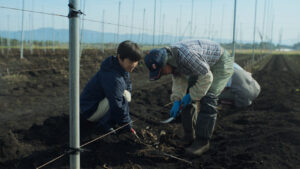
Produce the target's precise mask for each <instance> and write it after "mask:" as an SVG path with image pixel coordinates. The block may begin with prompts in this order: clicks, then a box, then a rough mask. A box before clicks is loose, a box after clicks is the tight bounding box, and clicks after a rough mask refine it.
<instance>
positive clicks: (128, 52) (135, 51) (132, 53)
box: [117, 40, 142, 62]
mask: <svg viewBox="0 0 300 169" xmlns="http://www.w3.org/2000/svg"><path fill="white" fill-rule="evenodd" d="M117 54H119V55H120V59H122V60H124V59H125V58H128V59H129V60H130V61H133V62H136V61H139V60H141V58H142V51H141V49H140V47H139V46H138V45H137V44H136V43H134V42H132V41H130V40H126V41H124V42H121V43H120V44H119V46H118V49H117Z"/></svg>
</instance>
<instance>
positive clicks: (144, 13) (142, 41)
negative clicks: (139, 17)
mask: <svg viewBox="0 0 300 169" xmlns="http://www.w3.org/2000/svg"><path fill="white" fill-rule="evenodd" d="M145 15H146V8H144V12H143V29H142V40H141V43H142V44H143V43H144V33H145V32H144V29H145Z"/></svg>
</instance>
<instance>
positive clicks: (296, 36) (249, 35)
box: [0, 0, 300, 44]
mask: <svg viewBox="0 0 300 169" xmlns="http://www.w3.org/2000/svg"><path fill="white" fill-rule="evenodd" d="M82 2H84V1H81V3H82ZM119 2H121V18H120V24H121V25H128V26H131V24H132V8H133V2H134V4H135V5H134V20H133V26H134V27H138V28H139V29H131V28H127V27H120V29H119V32H120V33H124V34H125V33H131V32H133V33H135V34H138V33H141V32H142V25H143V13H144V12H143V11H144V9H145V29H147V30H145V33H148V34H152V32H153V20H154V19H153V18H154V0H85V9H84V8H83V6H82V8H81V9H82V10H84V12H85V14H86V16H85V18H87V19H92V20H98V21H102V17H103V11H104V16H105V17H104V21H105V22H109V23H113V24H117V23H118V5H119ZM67 4H68V0H25V9H28V10H35V11H44V12H49V13H57V14H63V15H67V13H68V7H67ZM254 4H255V0H237V22H236V26H237V30H236V33H237V35H236V40H237V41H248V42H252V40H253V28H254ZM265 4H266V5H265ZM156 5H157V8H156V28H155V30H156V34H162V33H165V34H171V35H185V36H189V35H190V34H192V36H193V37H194V38H208V37H211V38H213V39H220V38H221V39H228V40H230V39H232V28H233V6H234V0H194V5H193V21H192V25H193V26H192V32H191V29H190V28H191V26H190V25H191V24H190V21H191V13H192V0H184V1H183V0H156ZM0 6H6V7H14V8H22V0H0ZM210 9H212V10H210ZM264 9H266V10H264ZM299 9H300V1H299V0H258V8H257V23H256V24H257V26H256V28H257V33H256V41H260V39H261V37H260V36H259V34H262V35H264V36H263V38H264V39H267V40H271V39H272V40H273V42H274V43H278V42H279V40H280V38H281V39H282V43H285V44H293V43H296V42H299V41H300V22H299V21H300V10H299ZM0 11H1V14H2V17H1V18H0V21H1V23H2V24H1V25H0V30H8V29H9V30H13V31H14V30H20V29H21V18H22V17H21V13H22V12H21V11H14V10H8V9H2V8H0ZM264 11H265V12H264ZM210 13H211V15H210ZM264 16H265V18H264ZM163 21H164V22H163ZM263 21H265V24H263ZM3 23H4V24H3ZM163 23H164V24H163ZM272 23H273V24H272ZM272 25H273V26H272ZM42 27H52V28H55V29H66V28H68V19H67V18H64V17H58V16H48V15H41V14H32V13H28V12H25V29H26V30H30V29H38V28H42ZM272 27H273V31H272ZM84 28H85V29H89V30H95V31H99V32H100V31H102V24H101V23H95V22H90V21H84ZM104 31H105V32H117V26H115V25H109V24H105V25H104Z"/></svg>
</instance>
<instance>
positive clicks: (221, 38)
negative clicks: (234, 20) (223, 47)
mask: <svg viewBox="0 0 300 169" xmlns="http://www.w3.org/2000/svg"><path fill="white" fill-rule="evenodd" d="M224 9H225V5H223V9H222V19H221V32H220V40H221V43H222V42H223V37H222V36H223V20H224Z"/></svg>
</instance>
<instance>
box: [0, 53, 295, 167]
mask: <svg viewBox="0 0 300 169" xmlns="http://www.w3.org/2000/svg"><path fill="white" fill-rule="evenodd" d="M145 52H146V51H145ZM29 53H30V52H29V50H25V53H24V59H22V60H21V59H20V58H19V51H18V50H17V49H15V50H14V49H12V51H11V55H10V56H9V57H7V56H6V55H0V75H1V76H0V86H1V87H0V112H1V114H0V147H1V149H0V168H3V169H16V168H19V169H24V168H35V167H37V166H39V165H41V164H43V163H45V162H47V161H49V160H50V159H52V158H54V157H56V156H58V155H60V154H61V153H63V152H64V150H65V149H66V148H67V147H68V143H69V141H68V140H69V134H68V132H69V124H68V122H69V117H68V113H69V104H68V101H69V99H68V97H69V89H68V83H69V79H68V78H69V75H68V72H69V68H68V67H69V61H68V50H67V49H56V50H55V52H53V51H51V50H48V51H47V52H46V53H45V52H44V51H43V50H38V49H36V50H35V51H34V55H30V54H29ZM257 53H259V51H257ZM114 54H115V50H114V49H108V50H106V51H105V53H102V52H101V51H99V50H95V49H86V50H83V53H82V56H81V67H80V68H81V70H80V87H81V89H82V88H83V87H84V86H85V84H86V83H87V81H88V80H89V78H91V76H92V75H93V74H94V73H95V72H97V71H98V69H99V66H100V64H101V61H102V60H103V59H104V58H105V57H107V56H110V55H114ZM256 56H257V57H256V58H255V64H254V66H253V68H251V67H250V66H249V63H250V62H251V57H252V53H251V52H250V51H237V52H236V62H237V63H239V64H240V65H241V66H243V67H244V68H246V69H247V70H251V71H252V73H253V76H254V78H255V79H256V80H257V81H258V82H259V84H260V85H261V87H262V91H261V94H260V96H259V97H258V98H257V99H256V100H255V101H254V103H253V105H252V106H250V107H248V108H246V109H243V110H231V109H228V108H226V107H223V108H222V109H221V110H220V112H219V114H218V116H219V117H218V121H217V125H216V130H215V133H214V135H213V138H212V142H211V143H212V144H211V150H210V151H209V152H207V153H205V154H204V155H203V156H201V157H200V158H191V157H186V156H185V155H184V149H183V147H182V146H180V145H181V141H180V138H181V137H182V134H183V133H182V128H181V123H180V118H178V120H176V121H175V122H173V123H171V124H167V125H162V124H160V123H159V121H161V120H163V119H166V118H167V117H168V115H169V110H170V108H171V107H170V106H168V107H164V105H166V104H167V103H169V95H170V93H171V77H170V76H167V77H164V78H162V79H161V80H159V81H158V83H155V82H150V81H149V80H148V70H147V69H146V67H145V65H144V63H143V62H141V63H140V64H139V66H138V67H137V68H136V70H135V71H134V72H133V73H132V74H131V78H132V82H133V101H132V103H131V105H130V109H131V116H132V118H133V119H134V120H136V121H135V122H134V124H133V126H134V128H135V129H136V131H137V133H138V135H139V136H140V138H141V139H142V141H143V142H146V143H148V144H151V145H155V146H157V148H158V149H159V150H162V151H164V152H166V153H169V154H172V155H175V156H178V157H182V158H184V159H186V160H189V161H192V162H193V165H188V164H186V163H184V162H181V161H178V160H174V159H173V158H168V157H166V156H162V155H160V154H157V153H155V151H154V150H153V147H149V146H145V145H143V144H140V143H139V142H138V140H137V139H136V138H134V137H133V136H130V135H128V134H121V135H118V136H115V135H109V136H107V137H105V138H104V139H101V140H99V141H97V142H95V143H93V144H90V145H88V146H86V147H85V148H86V149H88V150H89V151H86V152H83V153H81V168H83V169H88V168H205V169H207V168H211V169H212V168H215V169H217V168H255V169H258V168H259V169H271V168H286V169H289V168H291V169H292V168H293V169H294V168H300V154H299V152H300V133H299V131H300V102H299V101H300V78H299V77H300V53H297V52H290V53H287V52H285V53H284V52H273V53H272V54H271V53H269V54H267V55H265V56H264V57H260V56H259V55H258V54H256ZM80 133H81V143H84V142H87V141H89V140H91V139H93V138H96V137H98V136H99V134H100V133H97V131H96V130H95V127H94V126H91V125H90V124H85V123H84V122H83V123H82V124H81V132H80ZM68 165H69V162H68V156H65V157H63V158H62V159H60V160H57V161H56V162H54V163H52V164H50V165H48V166H47V167H45V168H57V169H60V168H61V169H64V168H68V167H69V166H68Z"/></svg>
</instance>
